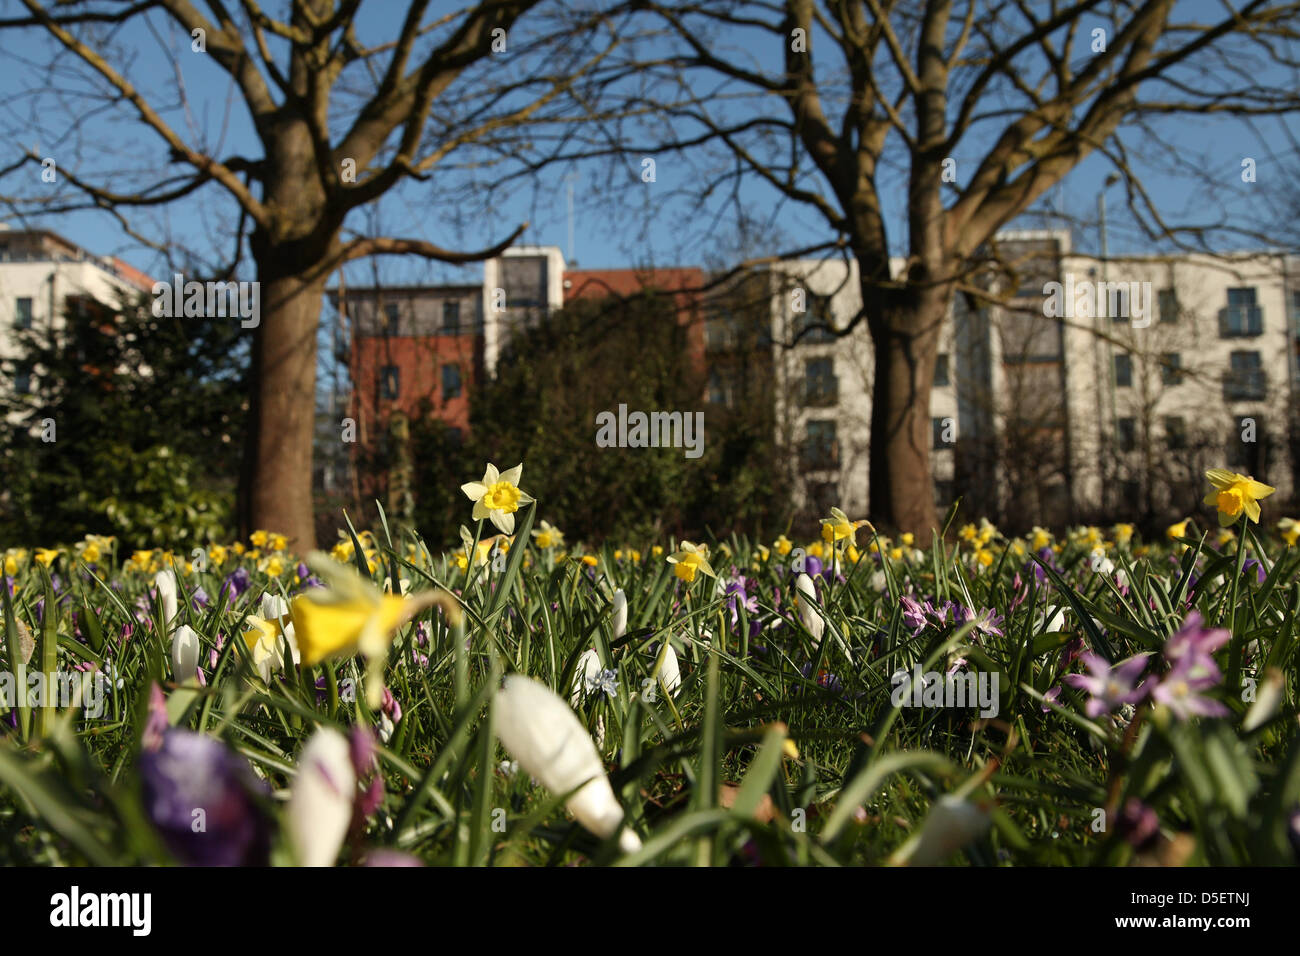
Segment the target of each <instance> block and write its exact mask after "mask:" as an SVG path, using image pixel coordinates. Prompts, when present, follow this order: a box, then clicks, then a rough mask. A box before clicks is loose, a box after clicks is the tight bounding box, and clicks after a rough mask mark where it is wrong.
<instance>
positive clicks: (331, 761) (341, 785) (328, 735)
mask: <svg viewBox="0 0 1300 956" xmlns="http://www.w3.org/2000/svg"><path fill="white" fill-rule="evenodd" d="M356 791H357V777H356V773H355V772H354V771H353V769H352V751H351V747H350V746H349V745H348V740H347V738H346V737H344V736H343V735H342V734H341V733H339V732H338V731H337V730H334V729H333V728H332V727H321V728H320V729H318V730H317V731H316V732H315V733H314V734H312V735H311V739H310V740H308V741H307V745H306V746H305V747H303V749H302V754H301V755H300V756H299V757H298V775H297V776H296V777H294V779H293V786H292V787H291V788H290V791H289V806H288V809H287V811H286V817H285V830H286V831H287V833H288V835H289V843H290V845H291V846H292V847H293V852H294V856H295V857H296V859H297V860H298V863H299V864H300V865H302V866H332V865H333V863H334V860H335V858H336V857H337V856H338V854H339V847H341V846H342V845H343V838H344V837H345V836H346V835H347V832H348V824H349V823H350V822H351V820H352V804H353V802H354V801H355V799H356Z"/></svg>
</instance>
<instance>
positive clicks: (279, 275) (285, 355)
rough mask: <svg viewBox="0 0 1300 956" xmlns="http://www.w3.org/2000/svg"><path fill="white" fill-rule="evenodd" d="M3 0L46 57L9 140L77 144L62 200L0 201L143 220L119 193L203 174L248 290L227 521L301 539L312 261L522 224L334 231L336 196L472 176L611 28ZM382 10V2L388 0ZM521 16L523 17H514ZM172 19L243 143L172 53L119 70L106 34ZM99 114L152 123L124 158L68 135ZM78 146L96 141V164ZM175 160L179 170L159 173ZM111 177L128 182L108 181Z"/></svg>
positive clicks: (16, 31)
mask: <svg viewBox="0 0 1300 956" xmlns="http://www.w3.org/2000/svg"><path fill="white" fill-rule="evenodd" d="M21 4H22V6H23V7H24V8H26V13H25V14H24V15H22V16H13V17H8V18H5V19H0V28H3V29H4V30H6V31H8V32H9V34H10V37H9V39H10V41H11V44H12V45H14V46H20V45H24V44H25V45H26V46H25V47H24V49H26V48H27V46H31V47H34V48H35V49H40V48H41V38H42V37H44V38H45V40H46V41H48V40H50V39H51V38H52V40H53V41H54V43H53V44H52V46H53V50H54V52H52V53H51V54H50V58H49V60H48V62H47V64H46V71H45V74H44V75H43V76H39V78H37V79H34V80H33V82H32V84H31V87H30V89H29V92H30V94H31V96H30V99H31V100H32V101H33V102H36V101H38V100H40V97H41V96H42V95H44V96H47V97H54V98H55V101H56V103H55V104H54V108H53V109H51V103H50V101H49V100H48V99H47V100H45V101H44V103H45V108H44V109H43V110H40V111H39V115H36V114H37V113H38V110H37V109H36V108H33V110H32V115H31V116H30V117H29V118H28V119H29V123H28V124H27V125H21V124H15V126H16V128H14V129H11V130H10V131H9V132H10V134H11V136H9V137H7V138H9V139H10V140H11V141H13V142H17V141H19V140H21V141H23V142H31V141H32V140H33V139H35V138H36V136H38V135H39V136H42V137H43V140H42V141H43V142H45V143H46V144H49V143H50V142H56V143H59V144H61V145H60V153H59V155H60V156H61V157H66V156H74V157H78V158H85V159H86V162H85V163H84V164H78V163H75V162H73V163H69V162H67V161H63V162H60V163H59V164H58V176H59V177H60V182H61V187H60V188H61V189H63V190H68V189H70V190H73V191H75V193H76V195H77V196H78V197H79V198H77V199H75V200H68V199H67V198H65V197H64V196H63V194H62V193H60V194H59V195H58V198H56V199H51V198H50V196H49V194H48V193H47V192H46V191H44V190H41V189H39V188H37V189H33V188H32V187H30V186H27V185H24V187H23V191H22V192H21V193H20V194H19V195H17V196H11V197H8V203H9V205H10V207H11V208H13V209H15V210H17V211H19V212H20V213H26V212H41V213H45V214H54V213H62V212H68V211H71V210H75V209H81V208H97V209H102V210H106V211H108V212H110V213H111V214H113V215H115V216H117V217H118V219H119V221H120V223H121V224H122V226H123V227H124V228H126V229H128V230H131V231H132V234H133V235H136V236H139V237H143V235H144V230H138V231H136V230H134V227H133V226H132V219H131V214H133V213H135V212H136V211H139V210H142V209H146V208H148V207H154V206H162V205H166V204H169V203H174V202H177V201H180V200H189V199H190V198H191V197H193V196H195V194H196V193H198V192H199V191H200V190H202V189H204V188H205V187H208V186H211V185H215V186H218V187H220V188H221V190H223V191H224V193H225V195H226V197H227V198H228V199H233V200H234V202H235V203H236V204H237V207H238V211H239V222H238V226H237V227H236V231H237V233H238V235H236V236H234V237H232V238H234V240H235V248H236V254H235V256H234V262H232V263H231V265H230V266H229V267H228V269H227V270H226V273H227V274H228V275H233V274H234V269H235V267H236V264H237V263H238V262H239V261H240V259H241V256H242V251H243V239H244V235H245V233H246V234H247V238H248V250H249V252H250V253H251V256H252V259H253V261H254V263H255V266H256V275H257V279H258V280H259V282H260V283H261V289H260V294H261V301H262V309H261V321H260V325H259V326H258V327H257V330H256V332H255V333H254V334H255V339H254V346H253V359H252V361H253V375H252V381H253V383H254V386H253V387H254V393H253V395H252V396H251V411H252V416H251V420H252V424H251V427H250V432H249V440H248V447H247V449H246V453H245V481H244V490H245V492H246V496H245V498H244V502H243V505H244V509H243V510H244V523H245V524H246V525H251V526H254V527H265V528H274V529H277V530H280V531H283V532H285V533H287V534H288V535H289V537H290V538H291V539H292V540H294V541H296V542H297V543H298V546H299V547H304V546H310V545H311V544H313V543H314V542H313V539H314V534H313V522H312V505H311V502H312V498H311V476H312V432H313V410H314V392H315V384H316V355H317V344H316V339H317V329H318V324H319V319H320V310H321V304H322V298H323V292H324V289H325V284H326V281H327V279H328V278H329V276H330V274H331V273H332V272H334V271H335V270H337V269H338V268H339V267H341V266H342V265H343V264H345V263H347V262H349V261H351V260H355V259H358V258H360V257H364V256H373V255H411V256H420V257H423V258H425V259H429V260H437V261H441V262H446V263H465V262H472V261H475V260H480V259H483V258H487V257H490V256H493V255H495V254H497V253H499V252H500V251H501V250H503V249H505V248H506V247H508V246H509V245H510V244H511V243H512V242H513V241H514V240H515V239H516V238H517V237H518V236H519V235H520V234H521V233H522V232H523V229H524V225H519V226H518V228H515V229H514V230H513V231H512V232H510V234H509V235H504V236H502V237H501V239H500V241H498V242H494V243H493V244H492V245H491V246H490V247H489V248H483V249H478V250H474V251H458V250H456V249H453V248H448V247H445V246H443V245H440V244H437V243H435V242H431V241H429V240H427V239H423V238H407V237H400V236H389V235H364V234H351V233H349V232H347V231H345V221H346V220H347V219H348V217H349V214H351V213H353V212H354V211H355V210H359V209H361V208H363V207H365V206H367V204H370V203H374V202H376V201H377V200H379V199H380V198H381V197H383V196H384V195H385V194H386V193H389V192H390V191H393V190H395V189H396V188H397V187H398V186H399V185H400V184H403V183H408V182H411V181H418V182H420V183H427V182H429V181H430V180H431V178H432V177H433V176H434V174H435V173H438V174H439V175H440V176H442V177H444V179H445V178H446V177H452V178H455V177H456V176H458V175H460V176H468V177H470V178H473V177H474V176H478V175H481V171H482V170H485V169H486V170H488V172H489V174H491V173H492V172H493V171H494V170H498V169H503V168H507V167H508V164H509V163H510V161H511V159H512V157H513V156H514V155H515V154H518V153H523V152H525V151H527V149H528V148H529V142H528V134H527V128H528V127H529V126H530V125H531V124H536V123H545V122H552V123H556V124H563V123H565V122H569V121H571V119H572V118H573V116H578V117H581V116H584V115H587V113H588V112H589V110H590V107H589V106H588V105H586V103H585V97H584V96H583V95H579V94H578V91H577V84H578V83H579V82H580V81H581V80H582V79H583V78H584V77H585V78H587V79H589V80H591V81H592V82H596V80H595V79H593V78H594V77H595V75H596V74H597V73H598V72H599V70H600V69H601V66H600V64H601V62H602V59H603V57H604V54H605V52H607V51H608V49H609V48H610V47H611V46H612V45H614V44H616V43H617V42H618V38H617V36H616V35H615V34H614V32H613V31H612V30H601V29H600V26H601V23H602V21H603V20H604V14H603V13H601V12H599V11H597V12H594V13H593V12H582V11H579V12H574V11H573V10H570V9H568V8H567V7H566V6H565V5H564V4H563V3H561V2H558V0H557V2H553V3H547V2H545V0H480V2H475V3H470V4H468V5H467V6H466V7H465V8H463V9H461V10H458V11H454V12H451V13H446V12H443V11H439V10H434V11H431V10H430V7H431V4H430V3H429V2H428V0H411V2H410V3H409V4H408V6H407V8H406V10H405V11H404V13H400V15H398V16H396V17H394V18H393V19H394V22H396V23H398V24H400V25H399V26H398V27H397V30H396V35H395V36H393V37H392V38H391V39H389V40H385V41H382V42H369V43H366V42H363V41H362V39H361V38H360V37H361V36H363V35H364V36H370V35H372V34H373V33H374V32H375V28H376V23H377V22H383V17H384V14H385V9H384V6H385V5H381V4H378V3H370V4H365V3H363V0H292V2H286V3H284V4H282V5H280V4H277V6H280V7H281V9H282V10H284V11H285V12H286V14H287V15H285V16H283V17H276V16H273V15H272V13H271V12H268V11H267V10H266V9H264V7H263V5H262V4H261V3H259V2H257V0H237V3H234V2H230V3H228V2H223V0H207V2H206V3H203V4H200V3H197V2H190V0H140V2H134V3H107V2H97V0H71V2H59V3H41V2H38V0H21ZM363 8H364V9H363ZM387 12H388V14H389V16H392V15H393V13H394V12H396V11H393V10H392V7H391V6H388V7H387ZM525 17H527V18H529V20H528V23H529V24H531V26H530V27H525V26H523V25H522V24H520V21H521V18H525ZM160 21H161V24H160ZM517 24H520V25H519V26H518V27H517V26H516V25H517ZM160 25H161V27H162V28H163V29H160ZM177 28H179V30H180V31H183V42H184V44H185V45H186V47H189V46H190V44H191V38H193V39H192V43H193V46H192V49H193V50H194V51H195V52H202V53H205V54H206V56H205V57H204V60H205V61H207V60H210V61H211V62H212V63H214V64H215V65H216V67H217V68H219V69H220V70H221V71H222V72H223V73H224V74H225V76H226V82H227V83H228V84H229V85H230V87H231V89H232V90H233V93H234V96H233V99H234V101H235V104H236V107H239V106H242V107H243V109H244V110H245V111H246V113H247V119H248V120H249V121H250V123H251V127H252V130H253V131H254V134H255V136H254V137H250V138H249V139H250V142H248V143H247V146H248V148H249V149H250V150H251V149H256V150H260V153H261V155H260V156H252V157H246V156H243V155H223V154H222V153H223V152H224V150H222V151H219V150H218V146H219V144H220V142H221V141H222V139H223V137H224V136H226V135H227V124H228V117H223V118H220V119H218V120H213V121H212V123H211V125H210V126H209V125H206V124H205V123H204V122H200V121H199V120H198V119H197V118H196V117H195V115H194V113H193V112H192V111H191V110H190V109H189V103H188V100H187V98H186V97H185V91H186V85H185V76H186V73H187V72H188V71H187V70H185V69H182V67H181V65H180V62H179V59H177V58H173V59H174V64H173V66H174V69H173V71H172V73H173V75H174V77H175V83H174V85H173V86H172V87H171V88H170V89H166V88H163V89H158V90H157V91H155V92H153V93H150V92H147V91H146V90H145V89H144V85H143V83H138V82H137V81H136V79H133V74H134V73H136V72H139V71H141V70H142V69H143V67H141V64H140V62H137V60H138V58H137V57H135V56H133V55H131V54H130V53H129V52H128V50H127V49H126V47H124V46H123V45H122V43H125V40H126V38H127V37H128V36H130V37H140V36H144V37H146V38H147V37H148V35H149V33H152V34H153V35H154V36H155V37H157V38H158V39H159V42H160V44H161V45H162V46H163V49H164V54H165V55H167V51H168V46H167V42H166V40H167V36H165V34H167V33H168V31H170V34H169V35H170V36H171V37H172V38H173V39H174V38H175V36H176V33H177ZM128 31H134V32H133V33H128ZM20 37H22V38H24V39H20ZM507 37H508V39H507ZM118 41H122V42H121V43H119V42H118ZM144 59H145V62H148V60H149V59H150V58H148V57H146V58H144ZM194 69H196V70H198V69H200V67H195V68H194ZM155 85H157V84H155ZM101 114H102V115H103V116H106V117H108V118H109V119H111V120H116V121H121V120H122V119H123V118H126V119H128V120H130V121H133V122H135V123H138V124H139V126H140V127H142V128H143V129H144V130H145V132H146V134H147V135H148V136H149V137H152V139H153V141H154V143H155V146H154V147H153V148H152V149H151V150H150V154H149V156H148V157H144V158H142V168H140V169H136V170H131V171H126V172H124V171H123V170H121V169H120V168H114V167H113V164H111V163H109V162H107V161H104V160H103V159H102V157H103V156H114V155H116V151H115V150H113V149H111V148H109V146H108V144H107V143H105V142H103V141H100V142H98V143H96V144H94V145H95V147H97V149H96V150H89V151H88V150H87V149H86V142H85V141H86V140H87V139H88V138H90V137H93V136H95V135H97V133H96V131H99V132H100V133H102V127H101V126H96V124H95V122H94V121H93V120H94V118H97V117H99V116H100V115H101ZM206 119H207V117H206V116H205V117H204V120H206ZM182 124H183V125H182ZM33 125H37V126H39V130H40V131H39V132H36V131H34V130H33V128H32V127H33ZM93 152H98V153H99V154H100V156H101V161H100V163H99V164H98V166H96V163H95V162H93V161H91V158H90V155H89V154H92V153H93ZM467 152H468V154H469V155H468V156H466V153H467ZM160 156H161V157H167V160H166V161H159V159H160ZM42 158H43V157H42V155H41V154H40V153H39V152H37V151H36V150H35V149H27V150H26V151H25V152H24V153H23V154H22V155H20V156H19V157H18V160H17V161H16V162H14V163H13V164H11V165H9V166H8V167H7V168H6V170H5V172H8V173H10V174H12V175H14V176H17V175H19V174H20V173H21V172H22V170H23V169H24V168H30V167H31V166H32V165H34V166H36V167H40V165H41V162H42ZM150 158H151V159H152V162H150ZM173 165H180V166H182V167H184V172H183V173H181V174H180V175H175V174H174V172H173V170H171V169H170V168H169V166H173ZM124 181H131V182H132V184H133V186H134V187H135V188H131V189H129V190H126V189H123V188H122V185H121V184H122V183H123V182H124ZM24 182H25V183H29V182H31V179H30V178H29V179H27V180H25V181H24ZM38 193H39V195H38Z"/></svg>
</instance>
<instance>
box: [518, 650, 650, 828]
mask: <svg viewBox="0 0 1300 956" xmlns="http://www.w3.org/2000/svg"><path fill="white" fill-rule="evenodd" d="M494 726H495V728H496V734H497V738H498V739H499V740H500V741H501V745H502V746H503V747H505V749H506V751H507V752H508V753H509V754H510V756H511V757H513V758H514V759H515V760H517V761H518V762H519V766H520V767H522V768H523V769H524V770H525V771H526V772H527V773H529V774H530V775H531V776H532V777H533V778H534V779H535V780H537V782H538V783H540V784H541V785H542V786H543V787H545V788H546V789H547V790H548V791H550V792H551V793H555V794H562V793H569V792H570V791H573V790H575V789H576V792H575V793H574V794H573V795H572V796H571V797H569V799H568V802H567V803H566V804H565V806H566V807H568V810H569V812H570V813H571V814H573V816H574V818H575V819H576V820H577V821H578V822H579V823H580V824H582V825H583V826H584V827H586V828H587V829H588V830H590V831H591V832H592V833H594V834H596V835H597V836H599V837H601V838H608V837H611V836H613V835H614V834H615V833H618V834H619V837H618V845H619V849H621V850H622V851H623V852H624V853H633V852H635V851H636V850H639V849H640V848H641V840H640V838H639V837H637V835H636V833H634V832H633V831H632V830H631V829H629V828H627V827H624V826H623V808H622V806H620V805H619V802H618V800H617V799H616V798H615V797H614V789H613V788H612V787H611V786H610V785H609V778H608V777H606V776H605V768H604V766H603V765H602V764H601V762H600V755H599V754H598V753H597V752H596V746H595V744H594V743H593V742H592V739H591V736H590V735H589V734H588V733H587V731H586V730H585V729H584V728H583V726H582V723H581V722H580V721H579V720H578V717H577V715H576V714H574V712H573V711H572V710H570V709H569V707H568V705H566V704H565V702H564V701H563V700H562V699H561V698H559V697H558V696H556V694H555V692H554V691H552V690H551V689H550V688H549V687H547V686H545V685H544V684H542V683H541V682H539V681H536V680H533V679H532V678H530V677H525V676H524V675H522V674H510V675H507V677H506V679H505V682H504V685H503V686H502V688H501V689H500V690H499V691H497V694H496V713H495V718H494ZM578 788H580V789H578Z"/></svg>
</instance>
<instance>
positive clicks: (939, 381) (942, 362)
mask: <svg viewBox="0 0 1300 956" xmlns="http://www.w3.org/2000/svg"><path fill="white" fill-rule="evenodd" d="M934 384H935V386H936V387H937V388H942V387H944V386H946V385H951V384H952V379H951V378H949V377H948V353H947V352H940V353H939V354H938V355H936V356H935V357H934Z"/></svg>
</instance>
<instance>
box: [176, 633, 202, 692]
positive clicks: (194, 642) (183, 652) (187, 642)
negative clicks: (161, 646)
mask: <svg viewBox="0 0 1300 956" xmlns="http://www.w3.org/2000/svg"><path fill="white" fill-rule="evenodd" d="M198 669H199V635H198V632H197V631H195V630H194V628H192V627H190V626H189V625H188V624H182V625H181V626H180V627H178V628H176V631H175V633H173V634H172V676H173V677H175V678H176V680H177V682H178V683H183V682H184V681H188V680H194V677H195V672H196V671H197V670H198Z"/></svg>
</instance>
